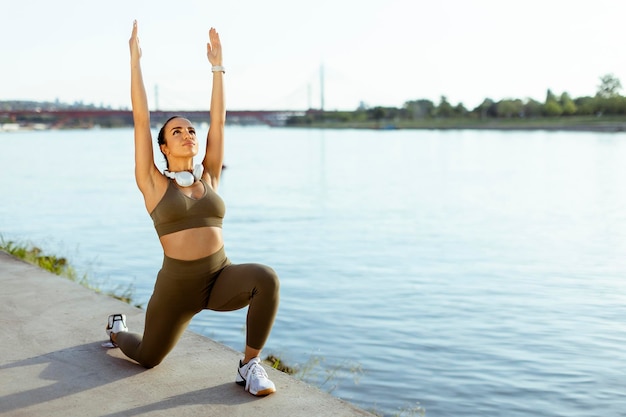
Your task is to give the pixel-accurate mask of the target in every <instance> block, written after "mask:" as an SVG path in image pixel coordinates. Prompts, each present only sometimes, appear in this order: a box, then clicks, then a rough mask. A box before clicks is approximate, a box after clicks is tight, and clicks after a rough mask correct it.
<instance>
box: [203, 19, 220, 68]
mask: <svg viewBox="0 0 626 417" xmlns="http://www.w3.org/2000/svg"><path fill="white" fill-rule="evenodd" d="M206 56H207V57H208V58H209V62H210V63H211V65H213V66H216V65H222V44H221V43H220V35H219V33H217V30H215V28H211V29H210V30H209V42H208V43H207V44H206Z"/></svg>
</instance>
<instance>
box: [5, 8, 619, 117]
mask: <svg viewBox="0 0 626 417" xmlns="http://www.w3.org/2000/svg"><path fill="white" fill-rule="evenodd" d="M134 19H137V21H138V24H139V38H140V42H141V47H142V51H143V58H142V68H143V75H144V82H145V85H146V90H147V93H148V100H149V106H150V108H151V109H157V108H158V109H161V110H202V109H208V107H209V103H210V94H211V73H210V64H209V63H208V60H207V58H206V42H207V40H208V30H209V28H210V27H215V28H216V29H217V30H218V32H219V33H220V37H221V41H222V47H223V56H224V66H225V67H226V71H227V72H226V78H225V82H226V84H225V88H226V105H227V108H228V109H231V110H265V109H267V110H274V109H284V110H304V109H307V108H309V107H312V108H320V107H321V105H322V96H323V103H324V109H325V110H354V109H356V108H357V107H358V106H359V105H360V104H361V103H363V104H365V105H368V106H370V107H373V106H393V107H402V106H403V104H404V103H405V102H406V101H410V100H417V99H429V100H432V101H434V102H435V103H438V102H439V100H440V98H441V96H445V97H446V98H447V100H448V101H449V102H451V103H452V104H453V105H456V104H458V103H463V104H464V105H465V106H466V107H467V108H469V109H472V108H474V107H476V106H478V105H479V104H480V103H481V102H482V101H483V100H484V99H485V98H491V99H493V100H495V101H498V100H502V99H506V98H520V99H526V98H533V99H535V100H539V101H543V100H544V99H545V96H546V91H547V89H551V90H552V91H553V92H554V93H555V94H561V93H563V92H567V93H568V94H569V95H570V96H572V97H580V96H587V95H594V94H595V92H596V90H597V87H598V85H599V79H600V77H601V76H602V75H605V74H613V75H614V76H616V77H618V78H619V79H620V80H621V81H622V83H623V84H624V86H625V87H626V42H625V41H626V36H625V32H626V30H624V27H625V26H626V24H625V23H624V22H626V2H624V1H622V0H611V1H609V0H594V1H591V0H588V1H584V0H580V1H571V0H568V1H565V0H526V1H523V2H511V1H502V0H438V1H426V0H384V1H383V0H317V1H302V2H300V1H294V0H264V1H258V0H239V1H238V0H219V1H218V0H214V1H209V0H202V1H200V0H177V1H168V2H165V1H161V0H152V1H148V0H109V1H100V2H89V1H84V0H82V1H78V0H56V1H49V0H38V1H35V0H20V1H15V0H0V47H1V52H2V53H1V58H0V63H1V64H0V100H35V101H54V100H57V99H58V100H59V101H61V102H67V103H73V102H76V101H82V102H83V103H86V104H95V105H103V106H110V107H112V108H115V109H118V108H119V109H125V108H130V94H129V88H130V87H129V83H130V70H129V48H128V39H129V37H130V32H131V29H132V22H133V20H134ZM322 79H323V88H322V87H321V86H322V82H321V80H322ZM322 91H323V94H322ZM622 93H623V91H622Z"/></svg>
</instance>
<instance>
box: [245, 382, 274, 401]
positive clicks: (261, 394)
mask: <svg viewBox="0 0 626 417" xmlns="http://www.w3.org/2000/svg"><path fill="white" fill-rule="evenodd" d="M235 384H237V385H239V386H241V387H245V386H246V381H235ZM248 392H249V393H250V394H252V395H254V396H255V397H265V396H266V395H270V394H273V393H275V392H276V388H266V389H264V390H261V391H259V392H257V393H256V394H255V393H254V392H251V391H248Z"/></svg>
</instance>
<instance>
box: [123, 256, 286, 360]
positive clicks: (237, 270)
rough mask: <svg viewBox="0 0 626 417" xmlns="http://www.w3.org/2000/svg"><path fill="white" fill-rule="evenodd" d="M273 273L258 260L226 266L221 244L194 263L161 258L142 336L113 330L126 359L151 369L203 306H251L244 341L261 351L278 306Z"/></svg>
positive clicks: (211, 307) (212, 307) (216, 307)
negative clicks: (218, 247)
mask: <svg viewBox="0 0 626 417" xmlns="http://www.w3.org/2000/svg"><path fill="white" fill-rule="evenodd" d="M278 301H279V282H278V276H277V275H276V273H275V272H274V270H273V269H272V268H270V267H267V266H265V265H260V264H240V265H234V264H231V263H230V261H229V260H228V258H227V257H226V253H225V252H224V248H222V249H220V250H219V251H217V252H216V253H214V254H212V255H209V256H207V257H206V258H201V259H197V260H193V261H182V260H178V259H172V258H168V257H167V256H165V257H164V259H163V267H162V268H161V270H160V271H159V274H158V275H157V279H156V284H155V285H154V292H153V293H152V297H151V298H150V301H149V302H148V308H147V310H146V324H145V328H144V333H143V337H142V336H141V335H140V334H137V333H130V332H120V333H117V336H116V343H117V345H118V346H119V347H120V349H121V350H122V352H124V354H125V355H126V356H128V357H129V358H131V359H133V360H135V361H137V362H139V363H140V364H141V365H143V366H144V367H146V368H152V367H154V366H156V365H158V364H159V363H161V361H162V360H163V358H165V356H166V355H167V354H168V353H169V352H170V351H171V350H172V349H173V348H174V346H175V345H176V342H177V341H178V339H179V338H180V337H181V335H182V334H183V332H184V331H185V329H186V328H187V325H188V324H189V322H190V321H191V319H192V318H193V316H194V315H195V314H197V313H198V312H200V311H201V310H204V309H209V310H215V311H233V310H238V309H240V308H243V307H245V306H247V305H250V307H249V308H248V316H247V320H246V345H247V346H250V347H251V348H253V349H262V348H263V345H264V344H265V342H266V341H267V338H268V337H269V334H270V330H271V328H272V324H273V323H274V317H275V316H276V311H277V310H278Z"/></svg>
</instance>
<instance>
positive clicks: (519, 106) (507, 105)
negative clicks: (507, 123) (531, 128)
mask: <svg viewBox="0 0 626 417" xmlns="http://www.w3.org/2000/svg"><path fill="white" fill-rule="evenodd" d="M523 110H524V104H523V103H522V100H519V99H516V100H500V101H499V102H498V104H496V112H497V114H498V117H505V118H507V119H510V118H511V117H519V116H520V115H521V114H522V112H523Z"/></svg>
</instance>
